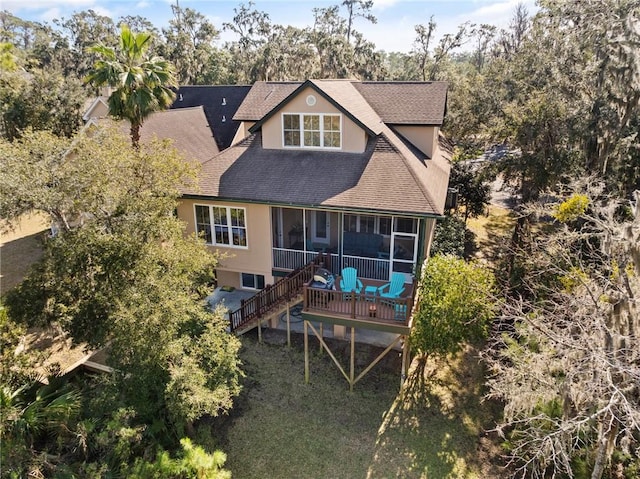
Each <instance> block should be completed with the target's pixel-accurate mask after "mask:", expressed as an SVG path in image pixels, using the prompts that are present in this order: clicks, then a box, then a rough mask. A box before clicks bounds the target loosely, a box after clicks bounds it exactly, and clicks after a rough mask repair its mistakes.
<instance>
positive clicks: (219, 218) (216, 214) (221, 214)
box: [213, 207, 229, 225]
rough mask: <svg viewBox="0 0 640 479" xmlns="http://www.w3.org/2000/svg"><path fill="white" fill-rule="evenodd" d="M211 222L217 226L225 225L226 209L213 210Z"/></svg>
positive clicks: (216, 208)
mask: <svg viewBox="0 0 640 479" xmlns="http://www.w3.org/2000/svg"><path fill="white" fill-rule="evenodd" d="M213 222H214V223H215V224H217V225H227V224H229V223H228V222H227V209H226V208H218V207H214V208H213Z"/></svg>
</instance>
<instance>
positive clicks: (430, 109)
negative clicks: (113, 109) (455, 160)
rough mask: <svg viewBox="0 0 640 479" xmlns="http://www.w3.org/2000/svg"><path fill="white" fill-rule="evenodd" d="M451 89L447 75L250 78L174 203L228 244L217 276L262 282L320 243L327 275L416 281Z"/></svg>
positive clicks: (435, 211)
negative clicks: (218, 142)
mask: <svg viewBox="0 0 640 479" xmlns="http://www.w3.org/2000/svg"><path fill="white" fill-rule="evenodd" d="M446 99H447V85H446V83H443V82H360V81H355V80H308V81H305V82H257V83H256V84H254V85H253V86H252V87H251V89H250V90H249V91H248V93H246V96H245V97H244V100H243V101H242V102H241V104H240V106H239V108H238V109H237V111H236V112H235V115H234V116H233V120H234V121H236V122H239V126H238V128H237V131H236V133H235V138H234V140H233V144H232V146H230V147H229V148H227V149H225V150H223V151H222V152H220V153H219V154H217V155H215V156H213V157H212V158H211V159H209V160H208V161H204V162H203V163H202V170H201V174H200V179H199V185H198V187H197V188H196V187H194V188H193V189H190V190H187V191H184V195H183V198H182V201H181V202H180V205H179V207H178V216H179V217H180V218H181V219H183V220H184V221H185V222H186V224H187V231H188V232H197V233H199V234H201V235H202V236H203V237H204V238H205V241H206V242H207V244H208V245H210V246H211V248H213V249H217V250H219V251H220V252H222V253H225V256H224V258H223V259H222V261H221V263H220V265H219V268H218V270H217V279H218V283H219V284H220V285H229V286H234V287H236V288H243V289H262V288H263V287H264V286H265V285H267V284H273V283H274V282H275V281H277V280H278V278H279V277H281V276H285V275H286V274H287V273H288V272H290V271H291V270H293V269H295V268H297V267H299V266H301V265H303V264H305V263H308V262H309V261H310V260H311V259H313V258H314V257H315V256H316V255H317V254H319V253H320V252H322V253H325V254H326V255H327V258H328V261H327V267H328V269H330V270H331V271H332V272H333V273H334V274H340V272H341V271H342V269H343V268H345V267H353V268H355V269H356V270H357V271H358V276H359V277H361V278H363V279H371V280H378V281H387V280H389V278H390V277H391V275H392V273H393V272H400V273H402V274H404V275H405V278H406V281H407V283H409V282H411V280H412V275H414V274H415V272H416V269H417V268H418V267H419V265H420V264H421V262H422V261H423V260H424V259H425V258H426V257H427V256H428V253H429V248H430V245H431V241H432V238H433V233H434V227H435V222H436V219H437V218H438V217H439V216H441V215H442V214H443V210H444V204H445V200H446V194H447V185H448V179H449V159H450V150H449V149H448V148H447V146H446V142H445V141H444V140H443V137H442V135H441V133H440V127H441V126H442V123H443V119H444V115H445V112H446Z"/></svg>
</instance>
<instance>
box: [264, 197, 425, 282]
mask: <svg viewBox="0 0 640 479" xmlns="http://www.w3.org/2000/svg"><path fill="white" fill-rule="evenodd" d="M271 225H272V235H273V238H272V242H273V243H272V244H273V268H274V270H280V271H283V272H287V271H291V270H294V269H296V268H299V267H301V266H302V265H304V264H307V263H309V262H310V261H312V260H313V259H314V258H315V257H316V256H317V255H318V254H319V253H325V255H326V260H325V261H326V263H327V264H325V267H326V268H327V269H329V270H330V271H331V272H332V273H334V274H340V271H342V269H343V268H347V267H353V268H355V269H357V271H358V276H360V277H362V278H367V279H372V280H379V281H388V280H389V278H390V277H391V273H392V272H394V271H395V272H401V273H403V274H405V276H406V282H411V281H412V277H413V274H414V272H415V265H416V262H417V261H418V258H419V257H420V254H419V243H420V241H419V234H418V232H419V231H420V219H418V218H410V217H402V216H390V215H389V216H385V215H370V214H355V213H346V212H337V211H329V210H318V209H302V208H280V207H272V208H271Z"/></svg>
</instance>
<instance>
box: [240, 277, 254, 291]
mask: <svg viewBox="0 0 640 479" xmlns="http://www.w3.org/2000/svg"><path fill="white" fill-rule="evenodd" d="M242 287H243V288H252V289H255V287H256V283H255V275H253V274H249V273H242Z"/></svg>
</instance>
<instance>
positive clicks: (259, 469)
mask: <svg viewBox="0 0 640 479" xmlns="http://www.w3.org/2000/svg"><path fill="white" fill-rule="evenodd" d="M280 334H281V333H280V332H269V333H268V334H267V336H266V338H265V342H264V343H263V344H260V343H258V342H257V340H256V339H255V337H252V336H250V335H249V336H246V337H243V339H242V341H243V349H242V353H241V356H242V360H243V362H244V369H245V371H246V372H247V378H246V380H245V387H244V391H243V393H242V395H241V397H240V399H239V401H238V404H237V406H236V407H235V408H234V410H233V412H232V415H231V416H230V417H229V418H228V419H227V420H226V423H225V425H224V427H223V428H222V431H223V437H222V438H219V439H222V444H221V445H220V446H221V447H222V449H223V450H224V451H225V452H226V453H227V455H228V460H227V467H228V469H230V470H231V471H232V473H233V475H234V477H237V478H243V479H245V478H246V479H250V478H265V477H278V478H281V479H286V478H296V479H298V478H338V477H339V478H372V479H373V478H392V477H402V478H413V477H415V478H484V477H492V478H497V477H500V471H499V470H498V469H497V468H496V467H494V466H493V464H492V462H493V459H494V458H495V457H496V456H497V454H496V451H495V450H494V448H493V446H492V443H491V441H489V440H488V439H487V438H485V437H484V434H483V431H484V428H485V427H487V428H488V427H490V425H491V417H492V413H493V411H492V409H491V406H490V405H489V404H486V403H484V402H483V401H482V398H481V396H482V392H481V391H480V388H479V387H478V384H479V378H480V376H481V371H480V366H479V363H478V360H477V358H476V357H475V355H474V352H473V350H471V349H470V350H468V351H467V352H466V354H464V355H461V356H460V357H459V358H457V359H456V360H455V361H454V364H455V366H454V367H453V368H448V367H443V366H442V365H440V367H439V368H438V374H437V375H433V374H432V371H433V370H434V368H433V367H432V365H430V367H427V365H425V364H424V363H418V362H414V364H413V365H412V369H411V372H410V375H409V377H408V379H407V381H406V382H405V387H404V388H403V390H402V391H400V387H399V386H400V378H399V371H400V364H399V357H398V355H397V354H392V357H391V358H388V359H387V360H386V361H384V362H383V363H381V364H378V365H376V366H375V367H374V369H373V370H372V371H371V372H370V373H369V375H367V376H365V377H364V378H363V379H362V380H361V381H360V382H358V383H357V384H356V385H355V388H354V392H353V393H350V392H349V389H348V384H347V382H346V381H345V379H344V378H343V377H342V376H341V374H340V372H339V371H338V370H337V368H336V367H335V365H334V364H333V362H332V361H331V359H330V358H329V356H328V355H327V354H326V353H323V354H319V352H318V346H317V344H318V343H317V341H315V340H312V341H310V343H311V344H313V346H314V348H313V355H312V359H311V382H310V384H305V383H304V353H303V349H302V339H301V337H300V336H296V340H295V341H294V345H293V346H292V348H290V349H289V348H287V347H286V346H285V345H282V342H283V341H282V338H281V337H278V335H280ZM274 342H275V343H277V344H274ZM331 344H332V346H331V347H332V351H334V352H337V355H338V357H340V358H342V364H343V367H346V366H347V364H348V362H347V359H346V358H347V356H348V343H346V342H332V343H331ZM356 352H357V354H358V360H357V366H356V369H357V372H359V371H361V370H362V369H364V367H366V366H367V365H368V364H369V362H370V361H371V360H372V359H373V358H375V357H376V356H377V354H378V353H379V352H380V350H378V349H377V348H373V347H366V346H363V345H357V347H356Z"/></svg>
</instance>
